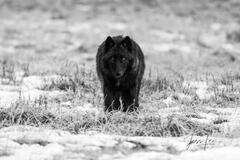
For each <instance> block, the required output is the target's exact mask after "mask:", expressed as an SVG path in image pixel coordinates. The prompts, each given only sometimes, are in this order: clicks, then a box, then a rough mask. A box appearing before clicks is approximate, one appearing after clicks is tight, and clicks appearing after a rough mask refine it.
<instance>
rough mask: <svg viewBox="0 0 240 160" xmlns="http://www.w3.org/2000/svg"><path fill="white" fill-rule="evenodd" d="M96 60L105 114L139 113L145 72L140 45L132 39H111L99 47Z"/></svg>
mask: <svg viewBox="0 0 240 160" xmlns="http://www.w3.org/2000/svg"><path fill="white" fill-rule="evenodd" d="M96 61H97V74H98V77H99V79H100V81H101V84H102V89H103V94H104V104H105V111H112V110H122V111H124V112H126V111H134V110H136V109H137V108H138V106H139V103H138V97H139V91H140V86H141V80H142V77H143V73H144V69H145V62H144V55H143V52H142V50H141V48H140V47H139V45H138V44H137V43H136V42H135V41H134V40H132V39H131V38H130V37H129V36H126V37H122V36H115V37H110V36H108V37H107V39H106V40H105V41H104V42H103V43H102V44H101V45H100V46H99V48H98V52H97V57H96Z"/></svg>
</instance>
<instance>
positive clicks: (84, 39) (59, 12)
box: [0, 0, 240, 76]
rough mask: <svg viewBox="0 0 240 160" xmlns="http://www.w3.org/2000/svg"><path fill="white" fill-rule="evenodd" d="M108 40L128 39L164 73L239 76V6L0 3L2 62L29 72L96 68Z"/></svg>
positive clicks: (217, 0)
mask: <svg viewBox="0 0 240 160" xmlns="http://www.w3.org/2000/svg"><path fill="white" fill-rule="evenodd" d="M108 35H111V36H113V35H129V36H131V37H132V38H133V39H134V40H135V41H136V42H138V43H139V45H140V46H141V48H142V50H143V52H144V54H145V57H146V63H147V67H148V68H155V67H156V68H158V69H157V70H158V72H160V73H162V74H166V75H168V74H173V75H174V74H175V75H176V74H180V75H184V76H188V75H190V76H192V75H193V74H194V75H201V74H206V73H207V74H208V73H209V74H214V75H217V74H219V73H220V74H222V73H223V72H234V71H236V72H238V71H239V68H240V67H239V58H240V1H239V0H201V1H199V0H124V1H120V0H54V1H53V0H0V60H1V63H2V64H3V65H4V64H12V65H14V68H15V69H17V70H25V71H24V72H28V73H27V74H39V73H46V72H55V71H58V70H61V66H62V65H63V64H64V63H66V62H69V63H77V64H81V63H84V64H85V65H89V66H94V65H95V56H96V51H97V48H98V46H99V45H100V43H102V42H103V41H104V40H105V38H106V37H107V36H108ZM152 66H153V67H152ZM26 70H27V71H26ZM24 74H26V73H24Z"/></svg>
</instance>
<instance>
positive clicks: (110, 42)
mask: <svg viewBox="0 0 240 160" xmlns="http://www.w3.org/2000/svg"><path fill="white" fill-rule="evenodd" d="M114 44H115V43H114V41H113V39H112V37H110V36H108V37H107V39H106V40H105V51H106V52H107V51H108V50H109V49H110V48H112V47H113V46H114Z"/></svg>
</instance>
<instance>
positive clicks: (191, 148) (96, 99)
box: [0, 0, 240, 160]
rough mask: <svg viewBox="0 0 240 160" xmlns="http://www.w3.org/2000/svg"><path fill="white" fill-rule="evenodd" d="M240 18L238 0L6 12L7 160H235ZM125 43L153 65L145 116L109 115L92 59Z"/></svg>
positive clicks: (1, 52) (0, 102) (0, 42)
mask: <svg viewBox="0 0 240 160" xmlns="http://www.w3.org/2000/svg"><path fill="white" fill-rule="evenodd" d="M239 10H240V1H238V0H201V1H197V0H149V1H147V0H139V1H137V0H126V1H117V0H114V1H109V0H93V1H87V0H69V1H67V0H56V1H51V0H27V1H26V0H25V1H24V0H15V1H14V0H0V21H1V25H0V128H1V129H0V159H1V158H5V159H14V158H16V156H19V158H22V159H26V157H28V158H27V159H61V158H62V159H136V158H138V159H140V158H143V159H148V158H149V159H150V158H153V159H154V158H155V159H158V158H156V157H159V156H160V157H161V156H163V158H164V157H166V158H165V159H184V160H185V159H203V158H205V159H210V158H211V159H214V158H215V159H221V158H222V159H238V158H237V157H236V156H237V153H238V157H239V153H240V151H239V150H240V148H239V146H240V141H239V137H240V108H239V106H240V72H239V71H240V12H239ZM118 34H122V35H129V36H131V37H133V39H134V40H135V41H136V42H138V43H139V45H140V46H141V48H142V50H143V52H144V54H145V59H146V72H145V75H144V79H143V83H142V89H141V94H140V110H139V113H128V114H127V113H122V112H120V111H119V112H115V113H108V114H105V113H104V112H103V95H102V92H101V88H100V83H99V81H98V79H97V76H96V70H95V68H96V67H95V56H96V51H97V48H98V45H100V43H101V42H102V41H104V40H105V38H106V37H107V36H108V35H118ZM5 133H7V134H6V135H5ZM28 134H29V135H30V138H29V137H28V136H27V135H28ZM42 135H43V136H42ZM61 135H62V138H63V140H61ZM55 136H56V137H55ZM71 136H72V138H71ZM89 136H90V137H89ZM91 136H93V137H91ZM135 136H137V137H135ZM99 137H101V138H100V139H101V142H98V138H99ZM191 137H194V138H193V139H195V140H196V141H194V140H193V141H192V138H191ZM81 138H82V139H89V141H87V140H86V142H83V143H81V141H77V142H76V144H74V145H72V144H73V141H74V140H75V139H81ZM92 138H93V139H94V140H91V139H92ZM56 139H57V140H56ZM107 139H109V142H107ZM95 140H96V142H95ZM105 142H106V143H105ZM190 142H192V143H190ZM197 142H198V143H197ZM8 144H9V145H8ZM64 144H65V145H64ZM207 144H211V145H210V146H209V145H207ZM6 145H7V146H9V148H8V149H6ZM68 145H69V146H70V147H69V146H68ZM85 145H86V146H90V147H89V148H87V149H84V147H83V146H85ZM153 146H154V147H153ZM183 146H184V147H183ZM14 147H15V148H14ZM31 147H36V149H32V150H31V149H30V150H29V148H31ZM38 147H40V148H41V147H42V148H41V149H39V148H38ZM44 147H45V148H44ZM77 147H80V148H81V149H79V150H77V149H76V148H77ZM91 147H92V148H91ZM151 147H152V148H151ZM13 148H14V149H13ZM16 148H17V149H16ZM206 148H208V149H206ZM47 149H49V150H53V152H52V153H50V152H46V150H47ZM75 149H76V150H75ZM204 149H205V150H206V152H205V151H204ZM69 150H71V151H69ZM35 151H36V152H35ZM92 151H94V154H93V153H91V152H92ZM24 152H28V153H27V154H25V155H24V154H23V153H24ZM32 152H34V153H32ZM41 152H43V153H45V152H46V154H45V156H40V155H39V153H41ZM79 152H81V155H80V154H77V153H79ZM222 152H224V153H226V154H225V155H224V156H226V157H224V156H223V155H222V156H221V155H219V157H218V156H215V157H211V156H212V155H211V153H212V154H213V153H214V154H215V155H218V154H220V153H222ZM90 153H91V154H90ZM228 153H229V154H228ZM111 154H112V155H111ZM38 155H39V156H38ZM61 155H64V157H61ZM100 155H101V156H100ZM200 155H204V156H203V157H201V156H200ZM228 155H229V157H228ZM25 156H26V157H25Z"/></svg>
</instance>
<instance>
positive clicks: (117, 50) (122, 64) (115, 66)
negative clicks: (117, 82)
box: [103, 36, 134, 79]
mask: <svg viewBox="0 0 240 160" xmlns="http://www.w3.org/2000/svg"><path fill="white" fill-rule="evenodd" d="M132 49H133V48H132V40H131V39H130V37H128V36H126V37H125V38H122V37H121V36H118V37H113V38H112V37H110V36H109V37H107V39H106V40H105V51H104V53H105V55H104V58H103V63H104V67H105V69H107V71H108V72H110V73H109V74H110V75H111V76H112V77H113V78H115V79H120V78H121V77H123V76H124V75H125V74H126V72H128V71H129V70H131V66H132V63H133V60H134V58H133V54H132Z"/></svg>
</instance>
